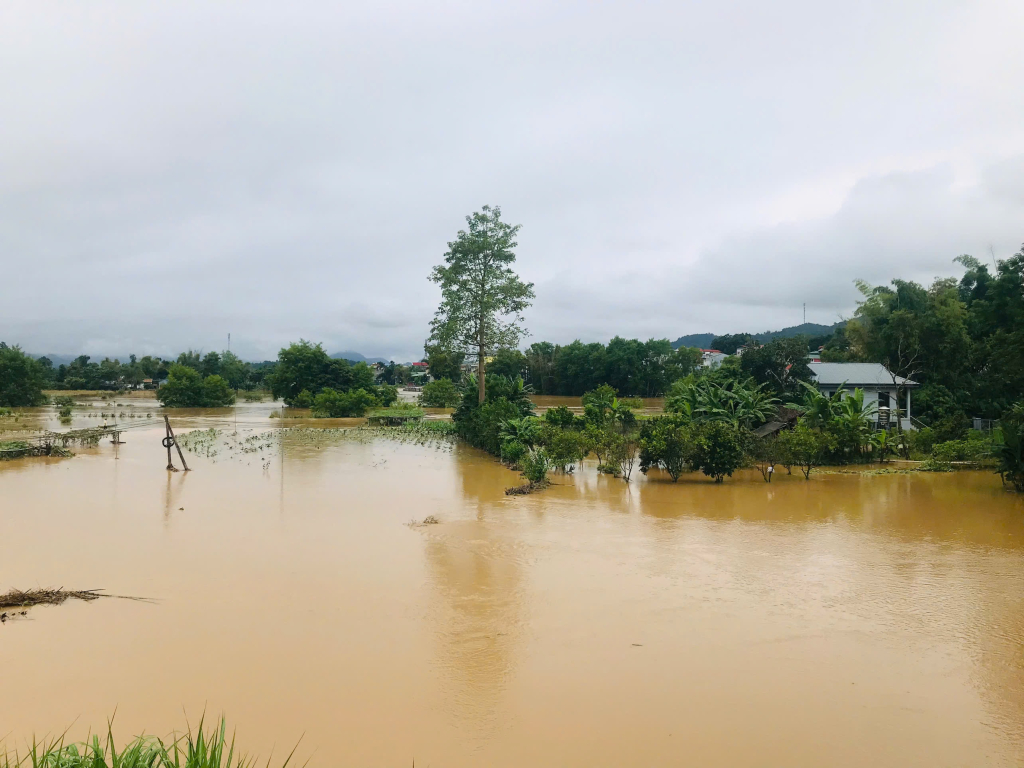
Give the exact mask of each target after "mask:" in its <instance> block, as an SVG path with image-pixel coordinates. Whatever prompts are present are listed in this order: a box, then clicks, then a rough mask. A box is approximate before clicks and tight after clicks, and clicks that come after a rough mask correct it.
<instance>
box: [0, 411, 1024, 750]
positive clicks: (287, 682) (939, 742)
mask: <svg viewBox="0 0 1024 768" xmlns="http://www.w3.org/2000/svg"><path fill="white" fill-rule="evenodd" d="M137 407H143V406H137ZM270 412H271V406H269V405H268V404H262V405H261V404H253V405H243V406H239V408H238V410H237V412H235V411H233V410H230V409H229V410H226V411H222V412H215V413H213V414H211V415H198V414H192V415H186V416H176V417H175V418H174V424H175V428H176V429H177V430H179V431H186V430H188V429H196V428H203V429H206V428H208V427H210V426H217V427H219V428H222V429H223V430H224V434H230V433H231V432H232V431H233V430H234V429H235V421H236V419H237V429H238V432H239V433H240V435H239V437H247V436H257V435H260V434H262V433H265V432H266V431H267V430H272V429H274V428H275V426H279V425H280V422H283V421H286V420H283V419H281V420H279V419H269V418H268V416H269V413H270ZM84 421H87V420H85V419H83V422H84ZM95 422H96V419H91V423H92V424H95ZM90 425H91V424H90ZM75 426H76V427H77V426H79V424H78V423H77V417H76V424H75ZM288 426H293V425H292V424H291V423H289V424H288ZM161 436H162V429H160V430H156V429H139V430H131V431H128V432H126V433H125V435H124V436H123V438H122V439H124V440H125V441H126V444H125V445H122V446H120V447H118V448H117V454H116V458H115V453H114V451H115V448H114V446H111V445H110V443H109V442H108V441H104V442H102V443H101V444H100V445H99V446H97V447H95V448H87V449H77V452H78V456H76V457H75V458H73V459H65V460H51V459H25V460H17V461H10V462H0V543H2V554H0V590H3V591H5V590H6V589H8V588H11V587H20V588H28V587H35V586H64V587H67V588H73V589H89V588H104V589H106V590H108V591H109V592H112V593H116V594H124V595H140V596H145V597H150V598H153V599H154V602H152V603H139V602H131V601H121V600H101V601H97V602H94V603H76V602H69V603H67V604H65V605H63V606H59V607H50V606H40V607H37V608H33V609H32V610H30V612H29V615H28V617H26V618H25V619H19V620H16V621H9V622H8V623H6V624H4V625H0V669H3V675H2V685H3V689H2V690H3V692H2V694H0V736H5V735H6V736H7V739H8V742H10V741H11V740H12V739H13V740H16V741H18V742H19V743H21V742H22V741H23V740H24V739H26V738H31V736H32V735H33V734H35V735H39V736H41V735H44V734H47V733H49V734H56V733H59V732H61V731H63V730H64V729H65V728H67V727H68V726H69V725H70V726H71V730H70V735H71V736H72V737H82V736H84V735H85V733H86V731H87V730H88V729H89V727H90V726H91V727H93V728H94V729H95V728H97V727H99V728H102V727H103V726H104V724H105V721H106V718H108V717H109V716H110V715H111V714H112V713H113V712H114V711H115V709H116V710H117V717H116V720H115V732H116V733H117V734H119V735H120V736H121V737H122V738H125V739H126V738H127V737H129V736H131V735H134V734H136V733H138V732H139V731H141V730H143V729H148V730H149V731H150V732H152V731H154V730H155V731H156V732H157V733H158V734H160V735H163V734H164V733H166V732H168V731H170V730H171V729H172V728H175V727H179V728H180V727H181V726H182V724H183V720H184V715H183V714H182V710H183V708H184V710H185V712H186V713H188V715H189V716H190V717H191V718H192V719H198V717H199V715H200V713H201V712H202V711H203V710H204V708H205V710H206V711H207V712H208V713H211V714H214V715H216V714H219V713H221V712H224V713H225V714H226V715H227V716H228V718H229V721H230V723H231V724H232V725H235V726H237V729H238V740H239V743H241V744H242V745H244V746H245V747H246V748H247V749H249V750H251V751H254V752H256V753H258V754H260V755H261V756H262V757H263V758H264V759H265V758H266V757H267V756H268V755H269V754H270V751H271V749H274V750H275V752H274V753H275V755H282V754H286V753H287V752H288V750H290V749H291V747H292V746H293V745H294V744H295V742H296V741H297V740H298V739H299V737H300V736H302V735H303V734H305V736H304V738H303V741H302V744H301V746H300V748H299V754H300V755H301V757H302V759H303V760H305V759H306V758H307V757H310V756H312V761H311V763H310V764H311V765H314V766H316V765H332V766H333V765H345V766H349V765H351V766H368V765H370V766H408V765H410V764H412V761H413V759H415V761H416V765H423V766H427V765H431V766H484V765H487V766H491V765H493V766H524V765H536V766H556V765H557V766H624V765H645V766H646V765H659V766H660V765H666V766H668V765H671V766H678V765H693V766H764V765H786V766H821V765H830V766H865V765H873V766H946V765H948V766H975V765H995V766H1011V765H1020V764H1022V763H1024V499H1022V498H1021V497H1020V496H1015V495H1014V494H1011V493H1007V492H1004V491H1003V490H1002V489H1001V488H1000V485H999V481H998V478H997V477H995V476H993V475H991V474H988V473H959V474H948V475H941V474H936V475H928V474H923V473H917V474H893V475H881V476H877V475H876V476H871V475H857V474H846V475H824V474H822V475H817V476H814V475H812V478H811V480H810V482H805V481H804V480H803V478H802V477H798V476H793V477H787V476H785V475H782V476H779V477H777V479H776V481H775V482H773V483H772V485H771V486H768V485H766V484H765V483H764V482H763V481H762V480H761V478H760V475H758V474H756V473H740V474H738V475H737V476H736V477H735V478H733V479H732V480H729V481H726V483H725V484H724V485H721V486H717V485H715V484H713V483H710V482H707V481H705V479H704V478H703V476H686V475H684V476H683V478H682V479H681V480H680V482H679V483H678V484H672V483H669V482H666V481H665V479H664V478H662V477H654V476H653V473H652V477H651V478H648V479H645V478H643V477H642V476H639V475H638V478H639V479H636V480H634V482H633V484H632V485H630V486H627V485H626V484H625V483H623V482H622V481H621V480H616V479H613V478H608V477H603V476H598V475H597V474H596V471H595V469H594V467H593V464H592V463H591V464H589V465H588V466H587V467H586V468H585V470H584V471H583V472H581V473H579V474H577V475H570V476H567V477H562V476H555V482H556V484H555V485H554V486H553V487H551V488H549V489H548V490H546V491H544V492H543V493H539V494H534V495H532V496H527V497H506V496H504V493H503V490H504V488H505V487H507V486H510V485H513V484H515V483H516V482H518V477H517V476H516V475H515V474H514V473H512V472H510V471H508V470H506V469H504V468H503V467H501V466H500V465H498V464H497V463H495V462H494V461H493V460H492V459H491V458H490V457H488V456H486V455H483V454H481V453H479V452H477V451H474V450H472V449H468V448H463V447H444V448H441V449H438V448H436V447H429V446H422V445H415V444H402V443H396V442H392V441H386V440H377V439H365V440H356V439H342V438H336V437H325V438H324V439H317V438H316V437H310V436H309V434H308V433H306V432H300V433H289V434H288V435H286V436H285V437H284V439H283V440H281V441H277V440H275V439H271V438H266V439H254V440H252V441H250V443H251V445H253V446H257V448H256V449H255V450H253V451H252V452H249V453H241V452H240V451H234V452H232V451H228V450H227V449H226V448H223V447H221V448H218V449H214V450H213V451H210V452H209V453H210V455H205V454H204V455H197V454H195V453H189V454H186V458H187V459H188V461H189V464H190V466H191V467H192V468H193V471H192V472H189V473H187V474H186V473H180V472H179V473H174V474H171V473H168V472H167V471H166V470H165V469H164V466H165V464H166V451H165V450H164V449H163V448H162V447H161V446H160V437H161ZM428 515H433V516H435V517H437V518H438V519H439V520H440V523H439V524H437V525H428V526H415V527H414V526H409V525H407V523H409V521H411V520H423V519H424V518H425V517H427V516H428Z"/></svg>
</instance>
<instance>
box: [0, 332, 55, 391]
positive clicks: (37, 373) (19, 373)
mask: <svg viewBox="0 0 1024 768" xmlns="http://www.w3.org/2000/svg"><path fill="white" fill-rule="evenodd" d="M45 384H46V378H45V376H44V375H43V366H42V365H40V364H39V363H38V362H36V361H35V360H33V359H32V358H31V357H29V356H28V355H26V354H25V353H24V352H22V351H21V348H20V347H17V346H14V347H9V346H7V344H5V343H3V342H0V406H4V407H18V406H33V405H41V404H42V403H44V402H46V396H45V395H44V394H43V386H45Z"/></svg>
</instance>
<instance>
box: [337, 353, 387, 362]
mask: <svg viewBox="0 0 1024 768" xmlns="http://www.w3.org/2000/svg"><path fill="white" fill-rule="evenodd" d="M331 357H333V358H334V359H335V360H348V361H349V362H350V363H384V364H385V365H386V364H387V363H389V362H391V361H390V360H385V359H384V358H383V357H365V356H363V355H361V354H359V353H358V352H353V351H352V350H346V351H345V352H335V353H334V354H333V355H331Z"/></svg>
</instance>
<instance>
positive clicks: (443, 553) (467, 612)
mask: <svg viewBox="0 0 1024 768" xmlns="http://www.w3.org/2000/svg"><path fill="white" fill-rule="evenodd" d="M499 526H500V524H491V523H486V522H461V523H450V524H445V525H444V526H443V527H442V528H441V529H440V530H438V531H436V533H437V534H439V536H438V538H435V539H433V540H430V541H429V542H428V543H427V546H426V558H427V567H428V572H429V576H430V579H431V583H432V586H433V588H434V590H433V592H434V594H435V595H436V597H437V600H436V603H435V605H434V606H433V607H432V609H431V612H430V616H431V621H432V622H433V625H434V634H435V637H436V638H437V644H438V647H437V667H438V669H439V670H440V672H441V678H442V688H443V690H444V691H445V698H446V701H445V708H446V709H447V710H448V711H449V712H450V713H451V714H452V715H454V717H455V719H456V720H457V721H458V722H459V723H460V724H463V723H464V724H468V725H472V726H473V727H475V728H478V729H482V730H485V731H490V730H492V729H493V728H495V727H497V726H498V725H499V724H500V722H501V718H499V717H498V714H497V713H498V709H499V706H500V704H501V697H502V693H503V691H504V690H505V687H506V685H508V683H509V681H510V680H511V678H512V676H513V675H514V672H515V666H516V651H517V648H518V646H519V643H520V635H521V634H522V631H523V624H524V613H525V600H526V596H525V593H524V591H523V586H522V562H521V558H520V555H519V553H518V552H517V551H516V550H517V548H516V547H515V546H514V545H513V543H512V542H511V541H509V540H506V539H505V537H504V535H503V534H502V533H501V531H500V529H499ZM432 533H433V532H432Z"/></svg>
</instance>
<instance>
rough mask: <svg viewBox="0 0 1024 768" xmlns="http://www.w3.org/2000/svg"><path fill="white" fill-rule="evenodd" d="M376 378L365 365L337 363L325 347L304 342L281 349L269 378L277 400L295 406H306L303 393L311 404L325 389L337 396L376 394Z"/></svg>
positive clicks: (339, 361)
mask: <svg viewBox="0 0 1024 768" xmlns="http://www.w3.org/2000/svg"><path fill="white" fill-rule="evenodd" d="M374 378H375V377H374V374H373V371H372V370H370V367H369V366H368V365H367V364H366V363H362V362H360V363H356V364H355V365H352V364H350V363H349V362H348V361H347V360H334V359H332V358H331V357H330V356H328V354H327V353H326V352H325V351H324V348H323V345H321V344H312V343H310V342H308V341H306V340H305V339H300V340H299V341H298V342H297V343H293V344H290V345H289V346H287V347H285V348H284V349H282V350H281V351H280V352H279V353H278V355H277V365H276V366H275V368H274V370H273V372H272V373H271V374H270V375H269V376H268V377H267V379H268V383H269V384H270V391H271V392H272V393H273V395H274V397H279V398H282V399H283V400H284V402H285V404H286V405H294V406H300V405H306V403H305V402H303V401H305V398H301V399H300V395H301V394H302V393H303V392H306V393H308V396H309V401H310V404H311V401H312V398H315V397H316V396H317V395H318V394H319V393H320V392H322V391H323V390H324V389H333V390H334V391H336V392H348V391H350V390H355V389H362V390H365V391H367V392H370V393H373V390H374ZM307 407H308V406H307Z"/></svg>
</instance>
